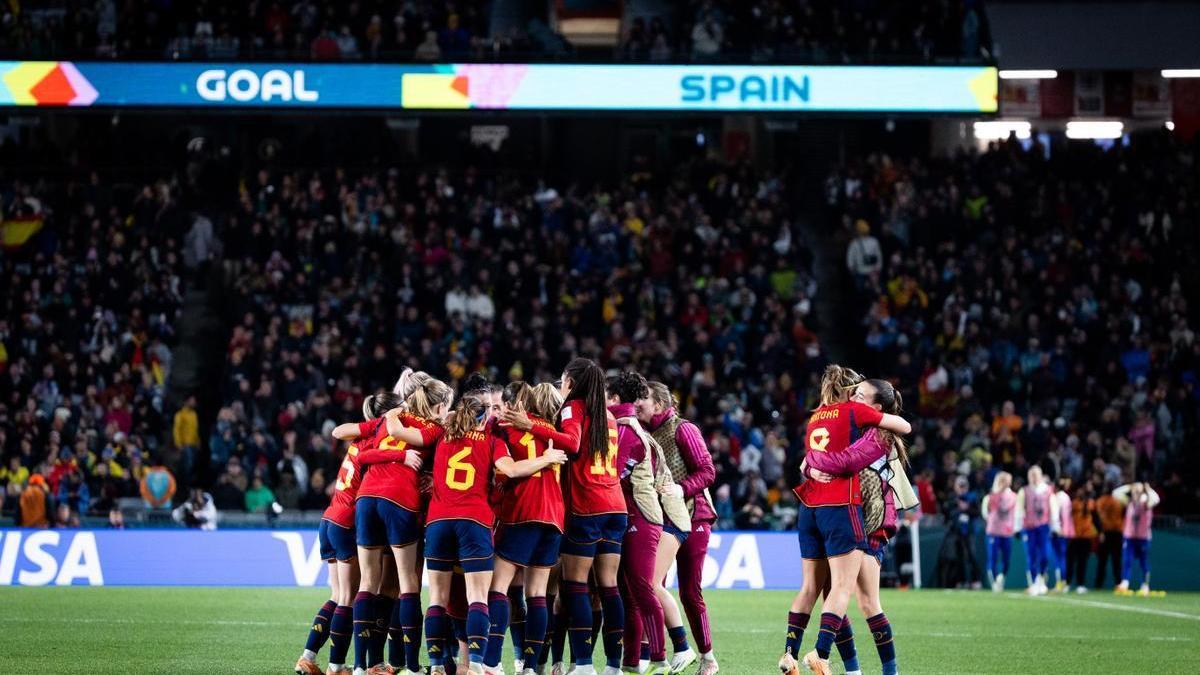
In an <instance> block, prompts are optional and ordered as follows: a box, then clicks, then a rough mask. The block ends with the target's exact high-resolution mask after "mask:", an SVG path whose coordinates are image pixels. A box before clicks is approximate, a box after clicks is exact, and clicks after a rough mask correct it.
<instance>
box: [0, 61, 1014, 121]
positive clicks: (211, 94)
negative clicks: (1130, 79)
mask: <svg viewBox="0 0 1200 675" xmlns="http://www.w3.org/2000/svg"><path fill="white" fill-rule="evenodd" d="M997 82H998V77H997V70H996V69H995V68H993V67H989V66H780V65H750V66H737V65H699V64H692V65H582V64H510V63H480V64H462V63H452V64H403V65H400V64H310V63H122V62H81V61H74V62H72V61H0V107H5V106H37V107H42V106H47V107H48V106H65V107H81V108H121V107H136V108H154V107H177V108H264V109H273V108H292V109H378V110H473V109H474V110H524V111H664V112H776V113H778V112H804V111H812V112H850V113H854V112H867V113H905V112H913V113H965V114H979V113H992V112H995V111H996V109H997V90H998V86H997Z"/></svg>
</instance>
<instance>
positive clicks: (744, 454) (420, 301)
mask: <svg viewBox="0 0 1200 675" xmlns="http://www.w3.org/2000/svg"><path fill="white" fill-rule="evenodd" d="M785 180H786V178H785V177H784V176H779V175H773V174H769V173H758V172H755V171H753V170H751V169H750V168H749V167H748V166H744V165H736V166H728V165H725V164H721V163H699V164H696V165H692V166H687V167H684V168H682V169H680V170H679V173H677V174H675V175H671V176H666V177H662V178H657V177H655V176H653V175H648V174H637V175H635V176H631V177H630V178H628V179H626V180H625V181H623V182H622V183H621V184H619V185H614V186H611V187H605V188H591V189H584V188H580V187H577V186H572V185H568V184H562V185H554V186H547V185H544V184H543V185H529V184H524V183H522V182H521V181H518V180H510V179H505V178H495V179H488V180H485V179H482V178H480V177H479V176H478V175H476V173H475V172H473V171H471V170H468V171H466V172H464V173H457V174H455V173H449V172H437V171H423V172H420V173H416V174H403V173H401V172H399V171H395V170H392V171H388V172H386V173H367V174H362V175H353V174H351V173H348V172H343V171H329V172H321V173H273V172H267V171H262V172H260V173H258V174H257V175H255V176H251V177H250V179H249V180H247V181H246V188H245V190H244V192H243V193H242V201H241V209H240V211H239V213H237V214H235V215H234V216H233V218H232V220H231V223H230V226H229V227H228V228H226V235H225V244H226V245H225V252H226V256H225V259H226V266H227V268H228V270H229V273H230V274H231V278H232V282H231V284H230V286H231V288H234V289H237V290H236V297H235V298H233V299H231V300H230V303H229V304H230V306H231V307H232V308H233V309H232V313H233V316H234V321H233V323H234V327H233V329H232V335H231V338H230V341H229V344H228V350H227V364H226V373H225V376H224V380H223V384H222V392H221V395H222V398H223V400H224V403H225V406H224V407H223V408H222V410H221V411H220V415H219V421H218V423H217V426H216V429H215V430H214V431H213V434H212V438H211V439H210V442H209V447H210V451H211V458H210V459H211V462H210V465H211V466H212V467H213V468H214V469H213V473H214V478H215V482H216V487H215V488H214V493H213V495H214V497H215V498H216V499H217V501H218V506H219V507H222V506H223V505H225V506H232V505H235V504H237V503H238V501H239V499H240V498H242V497H243V495H244V494H246V490H247V480H249V481H251V483H252V484H253V481H256V480H260V479H261V480H262V481H263V483H264V485H265V486H266V487H267V488H269V489H271V490H273V492H274V497H275V499H276V500H278V502H279V503H280V504H281V505H282V506H283V507H284V508H297V507H300V508H311V507H313V506H317V505H319V504H321V503H322V502H323V500H324V494H323V493H324V492H325V490H326V488H327V486H328V484H329V483H330V481H331V479H332V477H333V475H334V473H335V471H336V468H337V465H338V462H339V459H340V456H339V453H340V451H341V449H340V448H332V447H331V446H330V443H329V433H328V432H329V429H330V427H331V425H332V424H333V423H334V422H344V421H352V420H356V419H359V417H360V415H361V412H360V401H361V399H362V397H363V396H364V394H366V393H370V392H373V391H375V390H378V389H380V388H390V386H391V385H392V383H393V382H394V380H395V378H396V376H397V375H398V374H399V371H400V369H401V368H402V367H403V366H406V365H407V366H411V367H413V368H416V369H421V370H426V371H428V372H430V373H432V374H434V375H436V376H439V377H442V378H445V379H447V380H448V381H451V382H457V381H460V380H461V379H462V378H463V377H465V376H466V375H467V374H469V373H471V372H473V371H476V370H484V371H485V372H487V373H488V375H489V376H490V377H491V378H492V379H493V380H495V381H498V382H502V383H506V382H508V381H510V380H515V379H525V380H528V381H552V380H554V379H556V378H557V377H558V376H559V373H560V369H561V368H562V367H563V365H564V364H566V363H567V361H568V360H569V359H570V358H571V356H572V355H573V354H576V353H578V354H582V355H586V356H589V357H592V358H594V359H596V360H597V361H599V362H600V363H601V364H603V365H604V366H605V367H607V368H621V367H624V366H634V367H637V368H638V369H640V370H641V372H643V373H644V374H646V375H647V376H648V377H651V378H662V379H664V381H666V382H669V383H671V384H672V386H674V387H676V389H677V390H678V392H679V394H680V399H681V400H682V401H683V406H684V412H685V414H687V415H688V416H689V417H691V418H692V419H696V420H697V421H699V422H700V424H701V426H702V428H703V429H705V430H706V431H707V432H708V434H709V438H710V441H711V444H712V448H713V451H714V454H715V457H716V461H717V468H718V473H719V481H720V482H721V483H722V484H723V485H725V486H726V487H725V488H723V489H722V490H718V492H717V494H718V500H719V501H721V503H719V504H718V508H721V509H724V511H725V513H726V516H727V519H728V521H729V522H730V523H732V522H733V521H735V520H736V522H738V523H739V524H741V525H744V526H748V527H755V526H764V524H765V522H767V521H769V520H771V519H772V518H776V519H779V518H786V517H787V509H788V508H789V507H788V501H789V499H790V493H789V492H788V490H787V485H786V480H784V478H783V477H784V469H783V464H784V462H785V461H787V459H788V458H789V457H791V458H795V457H796V455H797V451H798V445H797V437H796V434H795V433H793V431H791V430H794V429H795V428H796V427H797V425H798V424H800V422H801V420H802V419H803V416H804V410H806V409H807V407H808V406H809V405H810V404H811V401H808V400H805V392H806V391H807V390H806V388H805V385H807V384H808V383H810V382H811V381H812V377H813V374H814V372H817V371H819V370H820V369H821V368H822V367H823V365H824V362H823V360H822V358H823V357H822V354H821V350H820V347H819V345H818V343H817V339H816V335H815V333H814V332H813V331H814V325H813V320H814V317H813V314H812V309H813V306H812V297H813V294H814V293H815V290H816V289H815V283H814V281H813V280H812V278H811V277H810V276H809V274H808V273H807V271H806V269H807V267H806V265H807V255H808V251H807V249H806V248H805V247H804V246H803V245H802V243H801V241H800V233H799V229H798V227H797V226H796V223H795V221H794V220H793V218H792V214H791V204H790V203H789V200H788V199H787V198H786V195H785V190H784V186H785ZM560 190H561V192H560ZM251 489H253V488H251ZM264 501H265V499H264ZM776 507H778V508H779V509H782V511H777V510H776Z"/></svg>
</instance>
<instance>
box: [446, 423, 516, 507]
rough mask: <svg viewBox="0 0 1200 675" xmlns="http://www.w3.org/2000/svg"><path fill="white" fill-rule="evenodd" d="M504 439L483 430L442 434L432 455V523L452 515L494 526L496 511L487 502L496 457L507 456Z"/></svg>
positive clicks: (497, 458)
mask: <svg viewBox="0 0 1200 675" xmlns="http://www.w3.org/2000/svg"><path fill="white" fill-rule="evenodd" d="M508 456H509V454H508V446H507V445H505V443H504V441H502V440H500V439H499V438H496V437H495V436H493V435H491V434H489V433H486V432H483V431H471V432H468V433H467V435H466V436H463V437H462V438H455V439H453V440H450V439H445V438H443V439H442V440H441V442H439V443H438V445H437V450H436V451H435V452H434V455H433V498H432V499H431V500H430V502H429V520H428V522H429V523H434V522H437V521H439V520H448V519H452V518H456V519H460V520H473V521H475V522H477V523H479V524H480V525H483V526H484V527H486V528H488V529H491V527H492V525H493V524H495V521H496V514H495V512H494V511H493V510H492V505H491V504H490V503H489V502H488V493H489V492H490V491H491V488H492V472H493V469H494V468H495V466H496V461H497V460H499V459H500V458H501V457H508Z"/></svg>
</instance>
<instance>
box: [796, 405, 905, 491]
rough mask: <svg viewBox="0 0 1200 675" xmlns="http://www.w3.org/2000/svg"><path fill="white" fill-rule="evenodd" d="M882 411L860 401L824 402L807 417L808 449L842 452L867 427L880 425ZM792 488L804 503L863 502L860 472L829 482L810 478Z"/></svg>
mask: <svg viewBox="0 0 1200 675" xmlns="http://www.w3.org/2000/svg"><path fill="white" fill-rule="evenodd" d="M882 420H883V413H881V412H879V411H878V410H876V409H874V408H872V407H871V406H869V405H865V404H863V403H857V402H846V403H836V404H834V405H823V406H821V407H820V408H817V409H816V410H814V411H813V413H812V415H811V416H810V417H809V418H808V430H807V432H806V434H805V439H806V445H805V448H806V449H805V452H841V451H843V450H845V449H846V448H847V447H849V446H850V444H851V443H853V442H854V441H857V440H858V438H859V437H860V436H862V434H863V432H864V431H865V428H866V427H874V426H879V422H880V421H882ZM793 491H794V492H795V493H796V496H797V497H798V498H799V499H800V502H801V503H803V504H804V505H805V506H809V507H813V506H843V505H846V504H862V492H861V491H860V490H859V484H858V475H857V474H855V475H853V476H835V477H834V479H833V480H831V481H830V482H828V483H820V482H817V481H815V480H809V481H805V482H803V483H801V484H800V485H799V486H798V487H796V488H794V489H793Z"/></svg>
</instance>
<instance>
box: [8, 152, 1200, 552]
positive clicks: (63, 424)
mask: <svg viewBox="0 0 1200 675" xmlns="http://www.w3.org/2000/svg"><path fill="white" fill-rule="evenodd" d="M1193 159H1194V151H1193V150H1192V149H1190V148H1189V147H1186V146H1182V145H1180V144H1178V143H1177V142H1176V141H1174V140H1172V139H1170V138H1169V137H1166V136H1157V135H1152V136H1146V137H1135V138H1134V139H1133V140H1132V142H1131V143H1130V144H1129V145H1123V144H1120V143H1118V144H1116V145H1114V146H1112V147H1111V148H1109V149H1102V148H1100V147H1098V146H1095V145H1091V144H1071V145H1063V146H1055V147H1054V148H1053V149H1052V150H1050V151H1047V149H1046V148H1043V147H1041V146H1039V145H1038V144H1037V143H1036V142H1031V143H1029V144H1027V147H1026V146H1022V145H1021V144H1019V143H1017V142H1015V141H1013V142H1006V143H1001V144H997V145H995V146H994V147H992V148H990V149H989V150H988V151H986V152H983V153H978V154H960V155H958V156H955V157H953V158H948V159H931V158H929V157H927V156H926V157H921V158H915V159H900V158H894V157H889V156H887V155H884V154H873V155H869V156H866V157H863V158H860V159H858V160H852V161H849V162H847V163H846V164H845V165H844V166H841V167H839V168H838V169H837V170H836V171H834V172H833V173H831V174H830V176H829V179H828V181H827V182H826V185H825V188H826V189H825V194H826V196H827V204H826V206H827V207H828V209H829V212H830V214H831V219H832V226H833V229H834V230H835V231H838V232H844V233H845V239H846V243H847V248H846V253H847V256H846V263H847V267H848V268H849V269H848V271H847V275H848V279H849V280H850V281H849V282H848V284H847V286H846V290H844V291H843V290H839V289H834V290H832V291H831V290H830V289H822V293H831V292H832V293H834V294H835V297H837V298H838V299H839V300H841V301H843V302H840V303H839V306H845V307H851V308H853V307H858V308H861V309H860V310H857V311H856V310H850V311H848V312H842V315H839V319H841V320H844V321H847V322H850V323H855V322H856V317H857V319H860V320H861V321H859V322H858V323H857V328H854V327H853V326H851V334H852V335H856V336H857V337H855V338H854V339H853V342H855V343H856V344H854V345H850V346H851V352H853V351H854V347H856V346H857V348H858V349H857V351H858V353H857V354H854V355H853V356H852V357H851V365H854V366H856V367H859V368H860V369H861V370H863V371H865V372H866V373H868V374H869V375H872V376H884V377H888V378H892V379H894V381H896V382H897V383H898V384H899V386H900V387H901V391H902V393H903V395H904V398H905V401H906V403H907V407H908V410H909V411H910V413H911V416H912V417H913V418H914V420H915V421H916V422H917V424H916V431H915V433H914V434H913V435H912V437H911V439H910V440H911V448H910V456H911V457H912V461H913V467H912V473H913V475H914V478H915V483H916V487H917V489H918V493H919V495H920V497H921V500H922V509H923V511H924V512H926V513H929V514H941V515H944V516H949V517H955V518H956V517H957V516H958V515H961V514H960V513H959V511H963V510H964V509H965V513H967V515H968V516H969V517H974V516H972V515H971V513H973V512H972V511H971V508H972V507H971V504H976V506H975V507H974V508H976V509H977V502H978V497H979V495H982V494H983V493H984V492H986V490H987V489H988V488H989V486H990V483H991V477H992V475H993V473H994V472H995V471H997V470H999V469H1002V468H1003V469H1006V470H1009V471H1011V472H1012V473H1013V474H1014V475H1015V476H1016V477H1017V478H1018V483H1019V482H1020V479H1021V478H1022V477H1023V476H1024V474H1025V470H1026V469H1027V468H1028V467H1029V466H1031V465H1034V464H1038V465H1041V466H1042V467H1043V468H1044V470H1045V471H1046V472H1047V473H1048V474H1049V475H1050V476H1051V477H1052V478H1055V479H1057V478H1063V477H1066V478H1071V479H1073V480H1074V481H1075V482H1076V483H1077V484H1081V483H1087V484H1092V485H1094V491H1095V493H1096V494H1100V493H1101V492H1102V491H1105V490H1107V489H1110V486H1111V485H1114V484H1119V483H1122V482H1127V481H1129V480H1132V479H1134V478H1140V479H1148V480H1150V481H1151V482H1152V483H1153V484H1154V485H1155V487H1156V489H1157V490H1158V491H1159V493H1160V494H1162V495H1163V500H1164V502H1163V508H1164V510H1166V511H1171V512H1176V513H1180V512H1183V513H1186V512H1190V511H1192V510H1194V508H1195V507H1196V505H1197V504H1196V491H1195V489H1194V488H1191V487H1189V486H1190V485H1193V484H1194V482H1195V481H1194V480H1193V479H1194V477H1195V469H1196V462H1195V460H1194V459H1192V458H1190V457H1189V456H1188V455H1187V453H1186V452H1185V445H1184V440H1185V439H1186V438H1189V437H1191V436H1190V435H1192V434H1195V433H1196V432H1197V426H1198V424H1197V420H1198V417H1200V415H1198V401H1200V384H1198V383H1200V377H1197V375H1198V374H1200V342H1197V340H1196V339H1195V334H1194V331H1193V328H1192V327H1193V326H1195V324H1196V321H1197V317H1196V315H1195V307H1197V298H1196V292H1197V289H1200V279H1198V278H1197V274H1198V271H1197V268H1195V267H1194V266H1190V265H1189V264H1188V261H1189V260H1194V259H1195V258H1196V254H1197V243H1198V242H1197V239H1196V237H1197V229H1196V226H1197V223H1196V220H1195V203H1196V201H1195V196H1196V174H1195V165H1194V163H1193ZM235 189H237V190H238V191H239V192H238V195H239V197H238V198H237V199H234V200H230V203H236V204H237V207H236V208H233V209H232V210H230V211H229V212H225V213H214V214H213V220H214V221H215V224H216V227H217V229H218V230H220V235H221V238H222V240H223V241H222V244H223V252H224V260H223V264H222V271H223V275H222V276H223V277H224V279H225V283H226V286H227V289H226V291H225V294H226V302H225V303H224V307H225V308H226V311H227V316H226V317H225V318H226V319H227V325H228V326H229V333H228V334H227V335H228V342H227V344H226V349H225V351H224V357H223V358H224V364H223V367H222V373H221V375H220V377H219V380H220V381H219V392H217V393H216V394H215V395H214V397H215V398H218V399H219V401H217V402H218V403H219V404H220V405H219V412H218V413H217V414H216V419H215V421H213V422H212V423H211V424H210V423H207V422H205V421H203V420H202V419H201V416H200V415H199V414H198V412H197V408H198V404H197V402H196V400H195V398H186V397H185V398H182V400H181V401H180V403H179V405H178V406H177V407H175V406H172V408H171V409H167V407H166V405H165V404H164V398H165V394H164V386H165V383H166V377H167V373H168V372H169V370H170V368H171V361H172V347H173V346H174V345H175V330H176V321H175V319H176V317H177V316H178V315H179V312H180V306H181V300H182V293H183V290H182V287H183V285H184V281H183V280H182V279H183V278H185V276H186V275H185V269H186V268H187V267H188V264H185V263H186V261H185V260H184V259H183V258H184V254H185V252H187V251H189V250H190V246H191V244H192V242H193V240H194V239H195V236H193V235H194V233H195V232H196V231H197V229H198V228H197V225H196V223H197V222H199V221H204V222H205V223H208V224H209V225H212V223H209V221H208V220H207V219H197V218H195V217H194V215H193V214H190V213H187V212H186V211H185V210H184V209H182V208H181V207H180V206H179V205H178V200H177V199H176V197H177V195H178V191H179V187H178V186H177V185H175V184H174V183H172V182H169V181H159V182H157V183H153V184H149V185H146V186H145V187H143V188H141V189H138V190H126V189H117V188H114V187H113V186H112V185H110V184H108V183H106V182H105V181H103V180H102V179H101V178H100V177H99V176H96V175H91V176H88V177H86V178H85V179H83V180H77V181H65V182H61V183H51V182H37V183H24V182H11V183H8V184H5V185H3V186H2V188H0V200H2V208H3V213H4V216H5V221H6V222H9V223H11V222H24V221H34V220H37V219H42V220H44V221H45V222H46V223H48V224H50V223H52V224H53V226H52V227H51V226H47V227H44V228H42V230H41V231H40V232H39V233H37V234H36V235H35V236H34V237H33V239H31V240H30V241H29V242H28V243H26V244H25V245H24V246H23V247H21V248H20V249H18V250H16V251H5V252H0V268H2V269H0V273H2V274H3V278H4V279H5V280H6V282H7V283H8V287H9V288H10V289H13V291H12V292H10V293H8V294H7V295H6V296H5V297H4V300H3V301H4V303H5V306H4V309H3V312H2V313H0V455H2V460H3V461H2V462H0V484H3V487H4V490H3V494H2V495H0V508H2V509H3V510H4V512H5V513H6V515H8V516H9V517H13V518H16V519H18V522H31V523H34V524H49V523H51V522H57V523H58V524H62V525H70V524H72V523H73V522H76V520H75V519H77V518H78V517H79V516H80V515H82V514H86V513H92V514H103V513H105V512H106V511H107V510H109V509H111V508H112V507H113V506H115V505H116V504H117V502H118V500H120V499H121V498H133V499H137V500H140V502H141V503H142V504H144V505H145V506H147V507H149V508H152V509H163V510H164V511H165V510H166V509H169V508H170V507H173V506H174V507H178V508H176V509H175V515H176V519H177V520H179V521H180V522H184V523H187V524H190V525H193V526H196V527H212V526H215V519H214V518H213V517H212V516H211V515H209V514H212V513H216V512H217V511H218V510H219V511H222V512H229V511H246V512H252V513H267V514H268V515H269V514H271V513H278V512H279V510H280V509H282V510H284V511H296V510H310V511H311V510H319V509H321V508H323V507H324V506H325V504H326V503H327V501H328V494H329V490H330V489H331V486H330V484H331V482H332V477H333V476H334V474H335V472H336V469H337V466H338V464H339V461H340V455H341V452H342V451H343V448H341V447H338V446H336V445H334V444H333V443H331V441H330V434H329V430H330V428H331V426H332V425H333V424H335V423H339V422H345V421H352V420H356V419H358V418H359V416H360V415H361V412H360V403H361V400H362V397H363V396H364V395H366V394H368V393H371V392H373V391H376V390H379V389H382V388H388V387H390V386H391V384H392V383H393V382H394V380H395V377H396V376H397V375H398V373H399V372H400V370H401V368H403V367H404V366H411V367H413V368H417V369H421V370H426V371H428V372H430V373H432V374H434V375H435V376H438V377H441V378H443V379H446V380H447V381H449V382H451V383H457V382H459V381H461V380H462V379H463V378H465V377H466V375H468V374H470V373H472V372H476V371H483V372H484V373H486V374H487V375H488V376H489V377H490V378H491V379H493V380H494V381H496V382H500V383H505V382H508V381H510V380H515V379H524V380H529V381H549V380H554V379H556V378H557V377H558V375H559V369H560V368H561V367H562V366H563V364H565V363H566V362H567V361H568V360H569V358H570V357H571V356H573V355H575V354H581V355H585V356H589V357H591V358H594V359H596V360H597V361H599V362H600V363H601V364H602V365H603V366H604V367H606V368H613V369H615V368H623V367H634V368H637V369H638V370H639V371H641V372H642V373H644V374H645V375H646V376H647V377H650V378H653V379H661V380H663V381H664V382H667V383H668V384H669V385H670V386H671V387H672V388H673V389H674V390H675V391H676V393H677V395H678V397H679V399H680V401H681V402H682V409H683V413H684V414H685V415H686V416H688V417H689V418H691V419H693V420H695V421H696V422H697V423H698V424H699V426H700V428H701V429H702V431H703V433H704V435H705V438H706V440H707V442H708V444H709V447H710V450H711V452H712V454H713V457H714V461H715V464H716V468H717V484H716V485H715V486H714V489H713V495H714V501H715V507H716V509H717V512H718V516H719V517H720V525H721V526H722V527H727V528H728V527H739V528H747V529H759V528H782V527H786V526H788V525H790V524H791V522H792V519H793V518H794V513H795V508H794V507H795V503H794V499H793V497H792V495H791V492H790V490H789V489H788V488H789V484H790V483H791V482H792V477H793V476H795V475H796V464H797V463H798V461H799V459H800V457H801V452H802V447H803V438H802V435H801V434H800V433H799V431H800V430H801V429H802V428H803V424H804V421H805V419H806V416H807V411H808V410H810V409H811V408H813V407H815V404H816V401H815V400H814V396H815V395H816V391H817V388H816V386H815V384H816V382H817V378H818V376H819V373H820V371H821V370H822V369H823V367H824V365H825V364H826V362H827V356H826V353H825V350H824V349H823V346H822V345H821V343H820V342H819V341H818V338H817V329H818V328H819V326H818V325H817V318H816V314H815V308H814V298H815V297H816V293H817V288H816V283H815V281H814V279H813V277H812V276H811V274H810V272H809V270H810V265H811V260H810V256H811V251H810V249H809V247H808V246H807V245H806V242H805V241H804V235H803V233H802V230H801V229H800V228H799V227H798V225H797V222H798V220H797V215H796V213H795V212H794V208H796V204H795V203H793V201H792V199H791V198H790V195H795V194H800V191H799V190H798V188H797V186H796V184H795V179H794V178H793V177H792V176H790V175H789V174H787V173H772V172H767V171H762V170H756V169H753V168H751V167H750V166H748V165H745V164H728V163H725V162H721V161H716V160H697V161H695V162H692V163H688V164H683V165H679V166H676V167H675V168H674V169H673V170H672V172H671V173H669V174H656V173H654V172H650V171H645V172H634V173H630V174H628V175H627V176H626V177H625V178H624V179H622V180H621V181H620V182H618V183H615V184H612V185H607V186H592V185H589V186H587V187H581V186H579V185H575V184H571V183H569V182H563V183H547V182H537V183H533V182H531V181H528V180H526V179H524V178H520V177H515V176H506V175H487V176H484V175H483V174H481V173H480V172H478V171H476V170H474V169H472V168H470V167H460V168H457V169H454V170H451V169H444V170H435V169H424V170H422V169H412V170H403V171H402V170H399V169H390V170H380V171H377V170H371V171H348V170H342V169H330V170H324V171H315V172H313V171H280V170H262V171H258V172H253V173H249V174H247V175H246V176H245V177H244V180H242V181H241V182H240V183H239V184H237V187H236V188H235ZM839 294H841V295H844V297H839ZM855 330H857V332H856V333H855V332H853V331H855ZM837 333H838V331H837V330H834V331H833V334H837ZM177 481H178V485H179V486H180V488H181V494H180V495H179V499H175V498H174V497H175V489H176V483H177ZM184 487H187V488H195V487H200V488H202V490H200V491H195V490H193V491H191V492H190V493H189V492H185V491H183V490H182V488H184ZM185 494H186V495H187V499H186V500H183V499H182V498H183V496H184V495H185ZM972 495H973V497H972ZM972 500H974V501H972ZM188 504H192V506H191V507H188ZM964 504H965V505H966V506H963V505H964ZM114 518H117V519H118V520H119V514H118V515H116V516H114Z"/></svg>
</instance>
